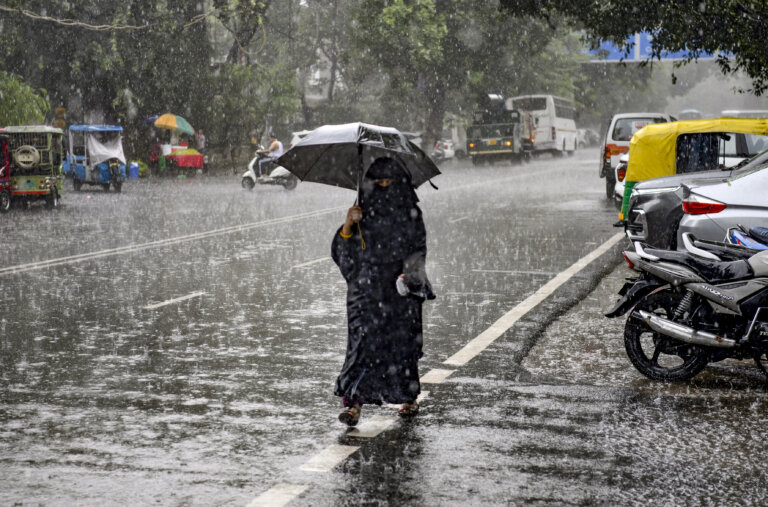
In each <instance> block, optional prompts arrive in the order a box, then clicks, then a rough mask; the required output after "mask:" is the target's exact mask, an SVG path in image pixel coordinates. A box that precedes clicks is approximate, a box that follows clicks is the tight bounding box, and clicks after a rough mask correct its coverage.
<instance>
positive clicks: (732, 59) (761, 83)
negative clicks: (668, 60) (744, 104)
mask: <svg viewBox="0 0 768 507" xmlns="http://www.w3.org/2000/svg"><path fill="white" fill-rule="evenodd" d="M500 2H501V8H502V10H503V11H505V12H509V13H514V14H515V15H521V14H522V15H532V16H538V17H540V18H544V19H547V20H549V21H550V22H552V21H553V20H555V19H556V18H557V15H565V16H567V17H568V18H570V19H571V20H572V21H575V23H576V24H578V25H579V26H580V27H583V28H584V29H586V30H587V32H588V34H589V36H590V37H591V40H592V42H593V43H595V42H596V40H595V38H600V39H604V40H612V41H617V42H619V43H622V42H623V41H624V40H626V39H627V37H629V36H631V35H632V34H634V33H636V32H645V31H647V32H651V33H652V34H653V41H652V46H651V47H652V58H659V56H660V55H661V54H662V53H663V52H664V51H673V52H674V51H688V52H689V53H690V55H691V57H690V58H689V60H688V61H691V60H695V59H697V58H698V57H700V56H701V55H702V54H705V53H714V52H719V54H718V56H717V57H716V61H717V64H718V65H719V67H720V69H721V71H722V72H723V73H726V74H728V73H735V72H737V71H744V72H745V73H746V74H747V75H748V76H749V77H750V78H751V79H752V87H753V88H752V90H751V91H752V92H754V93H755V94H756V95H761V94H762V93H763V92H765V91H766V89H768V48H767V47H766V45H765V40H766V38H767V37H768V23H766V21H768V3H766V2H764V1H763V0H678V1H675V2H670V1H658V0H612V1H609V2H592V1H574V0H500ZM627 50H628V51H629V48H627Z"/></svg>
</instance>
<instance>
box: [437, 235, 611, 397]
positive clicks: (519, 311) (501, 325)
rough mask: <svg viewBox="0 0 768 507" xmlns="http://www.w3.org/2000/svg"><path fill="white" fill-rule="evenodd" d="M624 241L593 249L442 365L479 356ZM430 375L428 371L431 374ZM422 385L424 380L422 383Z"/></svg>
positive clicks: (608, 243) (455, 363)
mask: <svg viewBox="0 0 768 507" xmlns="http://www.w3.org/2000/svg"><path fill="white" fill-rule="evenodd" d="M623 238H624V234H623V233H618V234H615V235H613V236H611V238H610V239H609V240H608V241H606V242H605V243H603V244H602V245H600V246H599V247H597V248H596V249H594V250H592V252H590V253H589V254H587V255H585V256H584V257H582V258H581V259H579V260H578V261H576V262H575V263H574V264H572V265H571V266H570V267H569V268H568V269H566V270H565V271H563V272H562V273H560V274H558V275H557V276H555V277H554V278H553V279H552V280H550V281H549V282H547V283H545V284H544V285H543V286H542V287H541V288H540V289H539V290H537V291H536V292H534V293H533V294H532V295H530V296H529V297H527V298H526V299H525V300H524V301H523V302H521V303H520V304H519V305H517V306H515V307H514V308H513V309H512V310H510V311H509V312H507V313H506V314H505V315H504V316H502V317H501V318H500V319H499V320H497V321H496V322H494V323H493V324H492V325H491V327H489V328H488V329H486V330H485V331H483V332H482V333H480V334H479V335H478V336H477V337H476V338H474V339H473V340H472V341H470V342H469V343H467V344H466V345H465V346H464V348H462V349H461V350H460V351H458V352H457V353H455V354H454V355H452V356H451V357H449V358H448V359H446V360H445V361H443V364H447V365H451V366H463V365H465V364H467V362H469V361H470V360H471V359H472V358H474V357H475V356H476V355H478V354H479V353H480V352H482V351H483V350H485V349H486V347H488V345H490V344H491V343H493V342H494V341H496V339H497V338H498V337H499V336H501V335H502V334H504V333H505V332H506V331H507V330H508V329H509V328H510V327H512V326H513V325H514V324H515V322H517V321H518V320H520V319H521V318H522V317H523V316H524V315H525V314H526V313H528V312H529V311H530V310H532V309H533V308H535V307H536V306H537V305H538V304H539V303H541V302H542V301H544V300H545V299H546V298H547V297H548V296H549V295H550V294H552V293H553V292H554V291H555V290H557V288H558V287H560V286H561V285H563V284H564V283H565V282H567V281H568V280H569V279H570V278H571V277H573V276H574V275H575V274H576V273H578V272H579V271H581V270H582V269H583V268H584V267H586V266H587V265H588V264H589V263H590V262H592V261H593V260H595V259H597V258H598V257H600V256H601V255H602V254H604V253H605V252H607V251H608V250H609V249H611V248H612V247H613V246H614V245H615V244H616V243H618V242H619V241H621V240H622V239H623ZM430 373H431V372H430ZM422 382H423V381H422Z"/></svg>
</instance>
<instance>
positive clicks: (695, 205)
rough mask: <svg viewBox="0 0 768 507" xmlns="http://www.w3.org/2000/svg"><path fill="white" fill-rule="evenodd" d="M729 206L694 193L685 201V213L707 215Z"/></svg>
mask: <svg viewBox="0 0 768 507" xmlns="http://www.w3.org/2000/svg"><path fill="white" fill-rule="evenodd" d="M727 207H728V206H727V205H726V204H723V203H722V202H718V201H715V200H714V199H707V198H704V197H700V196H698V195H696V194H692V195H691V196H690V197H688V198H687V199H685V200H684V201H683V213H687V214H689V215H706V214H708V213H720V212H721V211H723V210H724V209H725V208H727Z"/></svg>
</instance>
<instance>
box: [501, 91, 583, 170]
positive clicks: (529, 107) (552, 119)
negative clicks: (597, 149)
mask: <svg viewBox="0 0 768 507" xmlns="http://www.w3.org/2000/svg"><path fill="white" fill-rule="evenodd" d="M507 108H508V109H517V110H521V111H526V112H529V113H531V116H533V121H534V125H535V126H536V137H535V139H534V141H533V151H534V153H536V152H538V153H541V152H544V151H549V152H552V154H554V155H562V154H563V153H564V152H567V153H568V154H573V152H575V151H576V143H577V142H578V139H577V134H578V132H577V130H576V121H575V120H576V107H574V104H573V101H572V100H568V99H564V98H562V97H555V96H554V95H521V96H519V97H512V98H511V99H507Z"/></svg>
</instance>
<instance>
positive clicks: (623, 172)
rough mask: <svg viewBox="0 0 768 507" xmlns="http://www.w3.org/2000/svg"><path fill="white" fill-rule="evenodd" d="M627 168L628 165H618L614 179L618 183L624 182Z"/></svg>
mask: <svg viewBox="0 0 768 507" xmlns="http://www.w3.org/2000/svg"><path fill="white" fill-rule="evenodd" d="M627 168H629V165H620V166H619V167H618V168H617V169H616V178H617V179H618V180H619V181H624V177H625V176H626V175H627Z"/></svg>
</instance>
